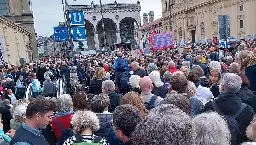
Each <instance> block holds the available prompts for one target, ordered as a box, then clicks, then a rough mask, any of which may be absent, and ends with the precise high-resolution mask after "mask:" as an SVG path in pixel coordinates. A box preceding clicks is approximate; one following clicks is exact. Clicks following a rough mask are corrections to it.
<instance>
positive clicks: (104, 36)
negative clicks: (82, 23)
mask: <svg viewBox="0 0 256 145" xmlns="http://www.w3.org/2000/svg"><path fill="white" fill-rule="evenodd" d="M100 14H101V19H102V30H103V40H104V42H103V46H104V47H106V45H107V43H106V32H105V23H104V17H103V5H102V1H101V0H100ZM104 47H103V49H104Z"/></svg>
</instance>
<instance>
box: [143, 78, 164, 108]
mask: <svg viewBox="0 0 256 145" xmlns="http://www.w3.org/2000/svg"><path fill="white" fill-rule="evenodd" d="M140 89H141V99H142V101H143V103H144V105H146V109H148V110H150V109H152V108H154V107H156V106H158V105H159V103H160V102H161V101H162V100H163V98H161V97H159V96H156V95H155V94H152V89H153V83H152V80H151V79H150V77H148V76H145V77H143V78H141V80H140Z"/></svg>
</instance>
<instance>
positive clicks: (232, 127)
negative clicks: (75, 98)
mask: <svg viewBox="0 0 256 145" xmlns="http://www.w3.org/2000/svg"><path fill="white" fill-rule="evenodd" d="M212 106H213V109H214V110H215V111H216V112H217V113H218V114H220V115H222V116H223V117H224V118H225V120H226V121H227V124H228V129H229V131H230V134H231V145H237V138H238V137H239V136H243V133H242V132H241V131H240V130H239V124H238V122H237V121H236V118H237V117H238V116H239V115H240V114H241V112H242V111H243V110H244V108H245V107H246V104H244V103H242V104H241V107H240V109H239V110H238V111H237V112H236V114H234V115H224V113H223V112H222V111H221V110H220V109H219V107H218V106H217V104H216V102H215V101H212Z"/></svg>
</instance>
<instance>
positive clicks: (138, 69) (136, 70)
mask: <svg viewBox="0 0 256 145" xmlns="http://www.w3.org/2000/svg"><path fill="white" fill-rule="evenodd" d="M131 69H132V71H133V75H138V76H140V77H141V78H142V77H144V76H146V75H147V73H146V71H145V70H144V69H142V68H141V67H140V65H139V63H138V62H136V61H134V62H132V63H131Z"/></svg>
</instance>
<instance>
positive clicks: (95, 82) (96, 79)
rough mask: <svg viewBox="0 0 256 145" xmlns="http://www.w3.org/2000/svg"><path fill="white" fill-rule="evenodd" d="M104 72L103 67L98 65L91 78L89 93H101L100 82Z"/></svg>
mask: <svg viewBox="0 0 256 145" xmlns="http://www.w3.org/2000/svg"><path fill="white" fill-rule="evenodd" d="M105 77H106V72H105V70H104V68H102V67H98V68H96V71H95V73H94V75H93V79H92V80H91V93H92V94H95V95H98V94H101V93H102V82H103V81H104V80H105Z"/></svg>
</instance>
